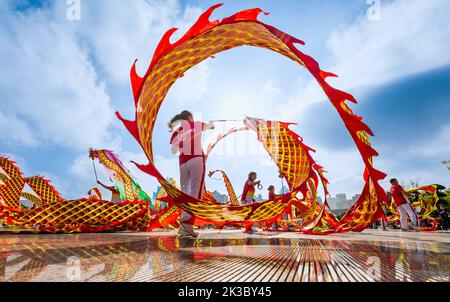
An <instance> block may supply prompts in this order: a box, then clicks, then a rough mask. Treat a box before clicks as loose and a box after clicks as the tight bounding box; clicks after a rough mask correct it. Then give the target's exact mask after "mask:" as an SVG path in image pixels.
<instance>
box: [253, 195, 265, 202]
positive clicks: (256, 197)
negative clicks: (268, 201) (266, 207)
mask: <svg viewBox="0 0 450 302" xmlns="http://www.w3.org/2000/svg"><path fill="white" fill-rule="evenodd" d="M254 199H255V201H256V202H260V201H264V199H263V197H262V195H261V194H258V196H255V198H254Z"/></svg>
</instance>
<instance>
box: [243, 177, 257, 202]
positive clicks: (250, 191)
mask: <svg viewBox="0 0 450 302" xmlns="http://www.w3.org/2000/svg"><path fill="white" fill-rule="evenodd" d="M251 183H252V181H251V180H248V179H247V181H246V182H245V185H244V191H243V192H242V196H241V201H246V200H247V199H248V198H252V199H253V196H254V195H255V185H254V184H253V185H252V184H251Z"/></svg>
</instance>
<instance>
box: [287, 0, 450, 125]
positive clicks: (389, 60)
mask: <svg viewBox="0 0 450 302" xmlns="http://www.w3.org/2000/svg"><path fill="white" fill-rule="evenodd" d="M381 3H382V5H381V8H382V11H381V19H380V20H379V21H370V20H368V19H367V18H366V14H365V13H364V14H362V15H361V16H359V17H358V18H357V19H356V20H355V21H354V22H353V23H351V24H350V25H348V26H341V27H338V29H336V30H335V31H334V32H333V33H332V34H331V35H330V38H329V39H328V43H327V46H328V50H329V57H330V59H329V61H330V63H329V64H328V66H321V68H322V69H324V70H326V71H329V72H333V73H335V74H337V75H339V76H340V77H339V78H328V79H327V81H328V82H329V83H330V84H331V85H333V86H335V87H337V88H339V89H344V90H347V91H351V90H352V89H355V88H358V87H365V86H372V85H379V84H383V83H386V82H389V81H392V80H395V79H398V78H401V77H404V76H407V75H411V74H415V73H419V72H423V71H426V70H432V69H434V68H437V67H440V66H445V65H448V64H450V52H449V51H448V49H449V48H450V19H449V18H448V11H450V2H449V1H446V0H432V1H422V0H412V1H411V0H395V1H391V2H388V1H383V2H381ZM300 49H301V50H302V47H301V46H300ZM310 55H313V57H314V54H310ZM319 63H320V62H319ZM302 79H303V78H302ZM299 83H302V82H301V81H299ZM325 100H326V96H325V94H324V93H323V92H322V91H321V88H320V87H319V86H318V84H317V83H316V81H315V80H312V79H311V80H309V81H306V82H303V84H300V85H299V89H298V91H297V92H296V93H294V94H293V95H292V96H291V97H290V98H289V100H288V102H287V103H286V104H284V105H283V106H282V108H283V110H284V111H285V112H286V114H287V117H288V118H289V117H292V116H295V115H298V114H300V113H305V111H306V110H307V109H308V108H310V107H311V106H313V105H315V104H317V103H319V102H323V101H325Z"/></svg>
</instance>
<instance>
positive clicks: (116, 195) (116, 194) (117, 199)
mask: <svg viewBox="0 0 450 302" xmlns="http://www.w3.org/2000/svg"><path fill="white" fill-rule="evenodd" d="M97 183H98V184H99V185H101V186H102V187H103V188H105V189H106V190H108V191H110V192H111V202H113V203H119V202H122V199H120V193H119V191H117V189H116V187H115V186H107V185H105V184H103V183H102V182H101V181H99V180H97Z"/></svg>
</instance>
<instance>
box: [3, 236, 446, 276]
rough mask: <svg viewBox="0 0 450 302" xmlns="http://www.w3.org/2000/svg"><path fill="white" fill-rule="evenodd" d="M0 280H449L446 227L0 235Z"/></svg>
mask: <svg viewBox="0 0 450 302" xmlns="http://www.w3.org/2000/svg"><path fill="white" fill-rule="evenodd" d="M0 281H230V282H234V281H287V282H299V281H319V282H320V281H445V282H448V281H450V233H412V232H411V233H401V232H397V231H389V232H382V231H375V230H372V231H364V232H363V233H349V234H338V235H330V236H307V235H302V234H297V233H258V234H254V235H245V234H242V232H241V231H231V230H228V231H221V232H219V231H212V230H207V231H201V235H200V237H199V238H198V239H196V240H193V239H186V238H179V237H177V236H176V234H175V233H174V232H155V233H112V234H73V235H7V234H3V235H0Z"/></svg>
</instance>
